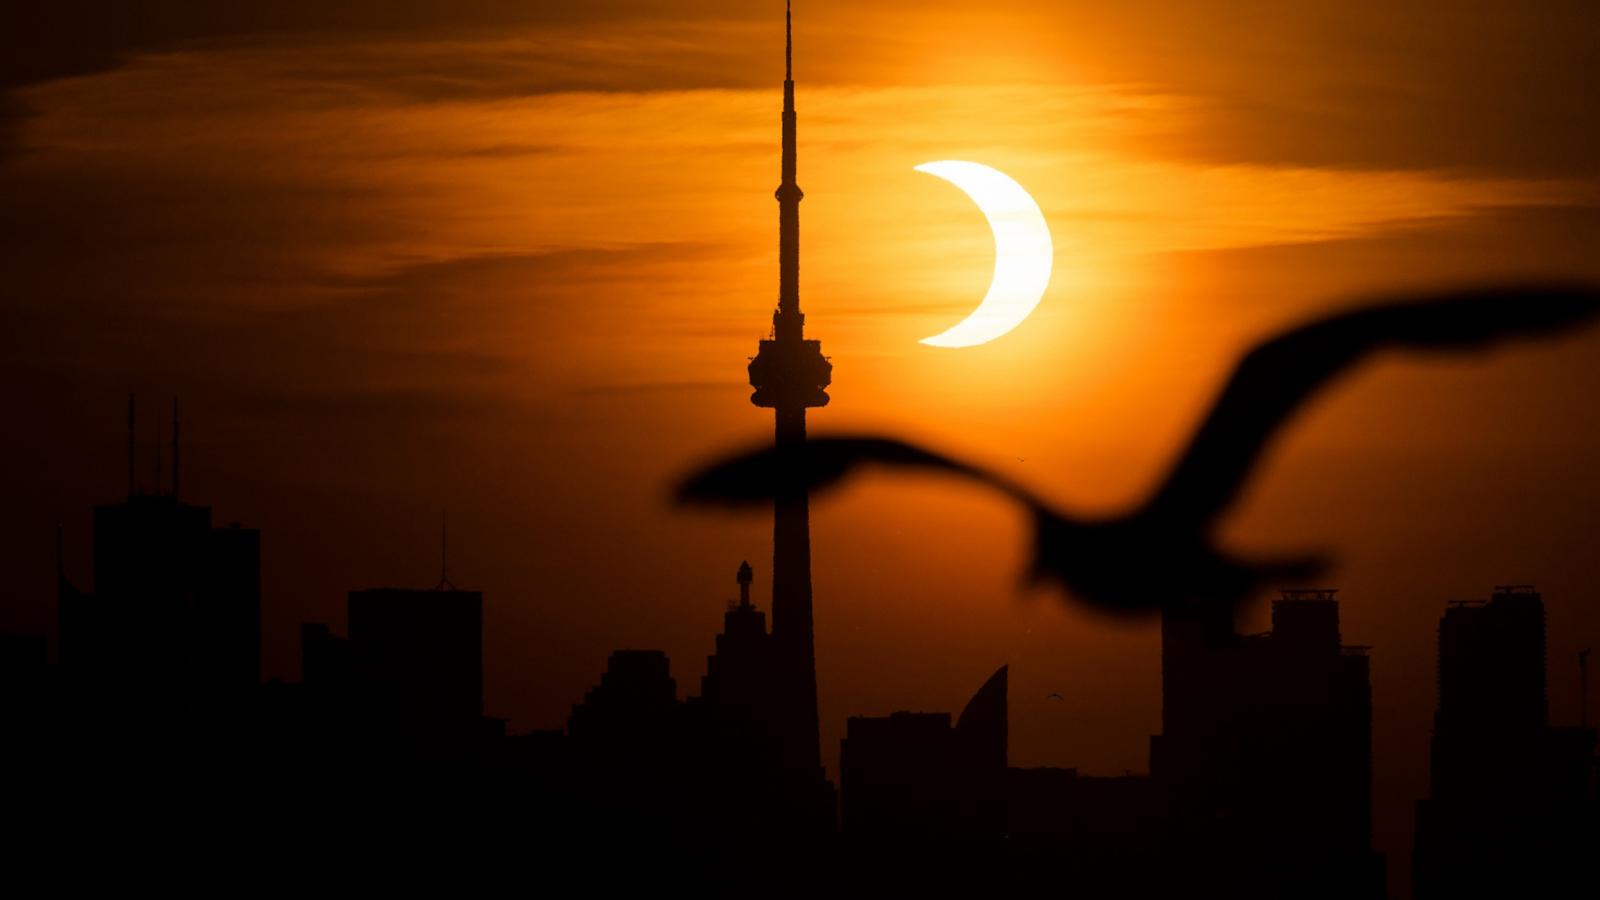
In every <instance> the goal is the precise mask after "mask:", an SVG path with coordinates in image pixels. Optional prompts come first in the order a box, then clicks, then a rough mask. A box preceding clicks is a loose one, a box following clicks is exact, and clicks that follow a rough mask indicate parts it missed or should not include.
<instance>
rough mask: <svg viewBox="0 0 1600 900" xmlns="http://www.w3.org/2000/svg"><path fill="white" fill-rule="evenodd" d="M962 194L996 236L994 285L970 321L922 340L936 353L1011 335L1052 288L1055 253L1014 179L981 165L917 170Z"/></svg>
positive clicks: (944, 163)
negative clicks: (945, 348) (975, 206)
mask: <svg viewBox="0 0 1600 900" xmlns="http://www.w3.org/2000/svg"><path fill="white" fill-rule="evenodd" d="M916 171H918V172H926V173H928V174H929V175H932V176H934V177H936V178H942V179H944V180H945V181H948V182H950V183H951V184H953V185H955V186H956V187H958V188H960V189H961V190H962V191H963V192H964V193H966V195H967V196H968V197H970V198H972V202H973V203H976V204H977V205H978V209H979V210H981V211H982V212H983V216H984V218H986V219H988V220H989V228H990V230H992V231H993V232H994V279H993V280H992V281H990V282H989V293H987V294H985V295H984V297H983V302H982V303H979V304H978V306H977V308H976V309H974V310H973V311H972V312H971V313H969V314H968V315H967V317H966V318H965V319H962V320H961V321H960V322H957V323H956V324H955V325H952V326H951V327H950V328H948V329H946V330H945V331H942V332H940V333H939V334H936V335H934V336H933V337H926V338H923V339H922V343H924V344H928V345H930V346H933V347H975V346H977V345H979V344H986V343H988V342H989V341H992V340H994V339H995V338H997V337H1000V336H1001V335H1003V334H1005V333H1007V332H1009V331H1010V330H1012V329H1013V328H1016V327H1017V326H1018V325H1021V324H1022V322H1023V320H1024V319H1026V318H1028V315H1029V314H1030V313H1032V312H1033V310H1034V308H1035V307H1037V306H1038V305H1039V301H1040V299H1042V298H1043V297H1044V290H1045V288H1046V287H1047V286H1049V284H1050V266H1051V264H1052V263H1053V261H1054V259H1055V247H1054V245H1052V244H1051V242H1050V226H1049V225H1047V224H1045V221H1044V213H1043V212H1041V211H1040V210H1039V204H1038V203H1036V202H1034V199H1033V197H1031V196H1029V194H1028V192H1027V191H1026V190H1024V189H1023V187H1022V185H1020V184H1017V182H1016V181H1015V180H1013V179H1012V178H1011V176H1009V175H1007V174H1005V173H1004V172H1001V171H999V170H997V169H992V168H990V167H988V166H986V165H983V164H981V163H975V162H962V161H961V160H954V159H947V160H941V161H939V162H930V163H923V164H922V165H920V166H917V167H916Z"/></svg>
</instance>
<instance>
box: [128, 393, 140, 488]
mask: <svg viewBox="0 0 1600 900" xmlns="http://www.w3.org/2000/svg"><path fill="white" fill-rule="evenodd" d="M133 425H134V395H133V394H131V393H130V394H129V395H128V498H129V499H130V500H131V499H132V498H133V495H134V494H135V493H137V492H138V489H139V485H138V480H137V479H136V477H135V476H134V472H133V460H134V439H133Z"/></svg>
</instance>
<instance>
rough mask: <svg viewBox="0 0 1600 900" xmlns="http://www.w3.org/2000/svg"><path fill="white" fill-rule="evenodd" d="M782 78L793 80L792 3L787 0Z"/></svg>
mask: <svg viewBox="0 0 1600 900" xmlns="http://www.w3.org/2000/svg"><path fill="white" fill-rule="evenodd" d="M783 80H784V81H794V4H792V3H790V2H788V0H785V2H784V4H783ZM790 99H793V98H792V97H791V98H790Z"/></svg>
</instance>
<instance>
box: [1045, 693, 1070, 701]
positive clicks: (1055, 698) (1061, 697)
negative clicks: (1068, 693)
mask: <svg viewBox="0 0 1600 900" xmlns="http://www.w3.org/2000/svg"><path fill="white" fill-rule="evenodd" d="M1045 699H1046V700H1065V699H1067V698H1065V697H1063V696H1061V695H1060V694H1056V693H1051V695H1050V696H1048V697H1046V698H1045Z"/></svg>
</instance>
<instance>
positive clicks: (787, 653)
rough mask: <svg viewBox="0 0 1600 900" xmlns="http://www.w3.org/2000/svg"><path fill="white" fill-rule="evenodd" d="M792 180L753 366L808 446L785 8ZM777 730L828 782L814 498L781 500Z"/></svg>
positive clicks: (807, 351) (807, 373) (795, 758)
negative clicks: (814, 586) (772, 291)
mask: <svg viewBox="0 0 1600 900" xmlns="http://www.w3.org/2000/svg"><path fill="white" fill-rule="evenodd" d="M784 23H785V44H784V79H783V177H782V182H781V183H780V184H779V185H778V191H777V198H778V309H777V311H776V312H774V313H773V314H772V336H771V338H770V339H768V340H764V341H762V342H761V345H760V349H759V350H758V351H757V353H756V357H755V359H753V360H751V362H750V385H751V386H752V387H754V388H755V393H754V394H752V395H751V396H750V402H751V403H754V404H755V405H756V406H759V407H762V408H763V409H770V410H772V411H773V418H774V419H775V421H776V433H775V439H776V442H777V445H778V446H779V447H780V448H782V447H796V446H799V445H802V444H804V443H805V440H806V410H807V409H810V408H812V407H818V406H826V405H827V403H828V395H827V393H826V392H825V391H824V388H826V387H827V386H828V384H829V382H830V381H831V380H832V371H833V366H832V364H830V363H829V362H828V360H827V358H826V357H824V356H823V355H822V342H821V341H814V340H806V338H805V321H806V317H805V315H804V314H803V313H801V312H800V199H801V197H803V196H805V195H804V194H803V193H801V191H800V185H799V184H797V183H796V182H795V111H794V29H793V15H792V13H791V12H790V11H789V9H788V8H787V5H786V8H785V12H784ZM772 645H773V656H774V658H773V671H774V674H775V676H776V677H775V679H774V684H773V688H774V690H775V692H776V696H774V698H773V700H774V703H773V709H772V713H773V725H774V730H775V737H777V738H778V741H779V744H780V747H781V750H780V752H781V753H782V756H783V759H782V763H783V765H784V768H785V769H786V770H788V771H790V772H791V773H792V774H793V775H794V776H796V777H797V778H798V779H801V780H800V781H799V782H798V783H799V784H806V783H810V784H816V785H821V784H822V783H823V773H822V755H821V744H822V739H821V734H820V732H819V729H818V725H817V663H816V651H815V640H814V638H813V634H812V624H811V517H810V511H809V504H808V498H807V496H806V491H805V489H804V488H803V487H802V488H798V489H786V490H785V491H783V492H782V493H780V494H779V495H778V496H777V497H776V498H774V507H773V527H772Z"/></svg>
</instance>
